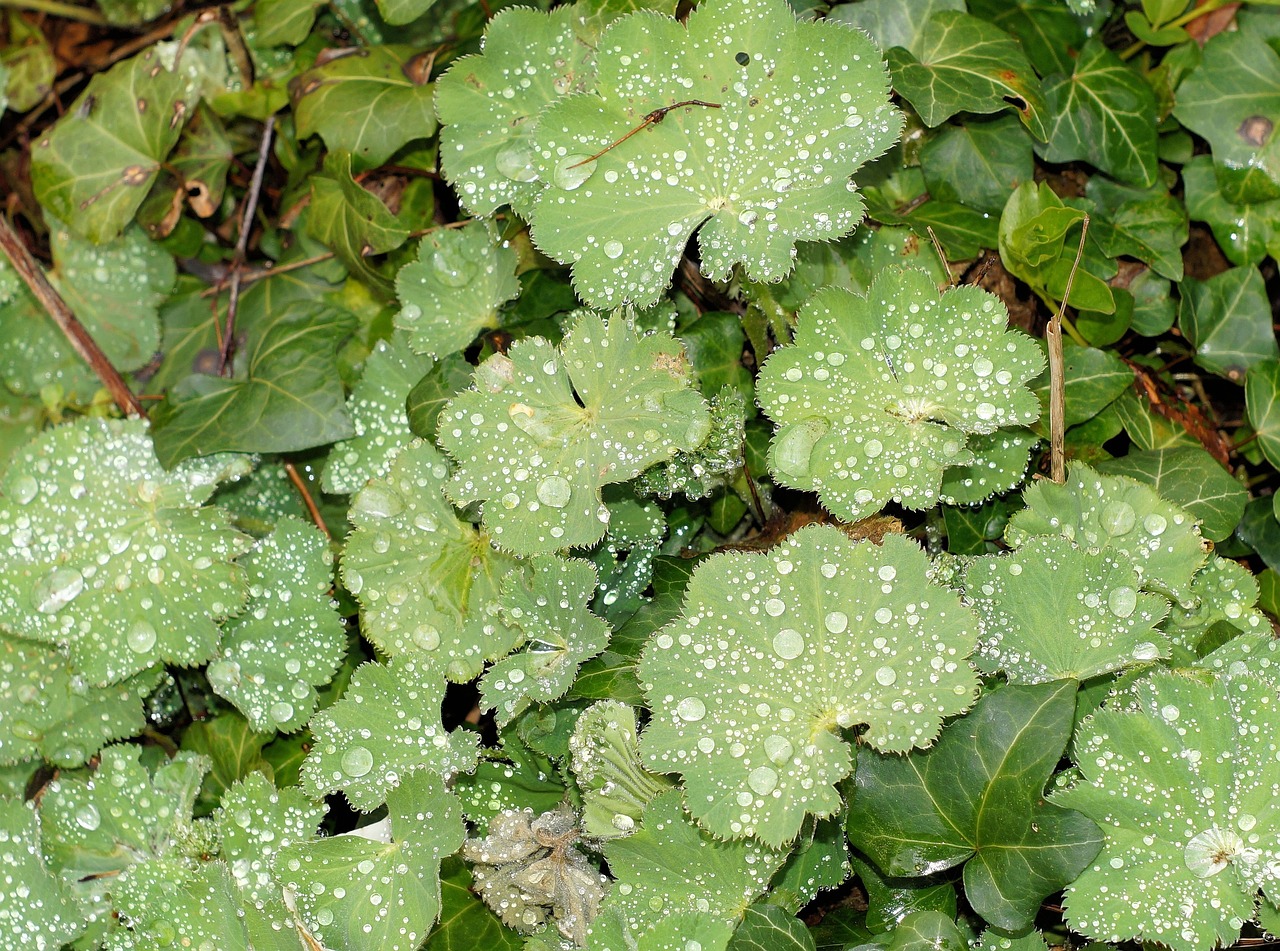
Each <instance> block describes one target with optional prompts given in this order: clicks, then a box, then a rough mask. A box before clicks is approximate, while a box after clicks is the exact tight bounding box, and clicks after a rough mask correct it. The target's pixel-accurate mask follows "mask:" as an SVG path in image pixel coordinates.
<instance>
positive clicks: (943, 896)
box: [841, 823, 956, 934]
mask: <svg viewBox="0 0 1280 951" xmlns="http://www.w3.org/2000/svg"><path fill="white" fill-rule="evenodd" d="M843 824H844V823H841V825H842V826H843ZM852 864H853V871H854V874H856V875H857V876H858V883H859V884H860V885H861V886H862V888H863V890H864V891H866V893H867V911H866V918H865V924H866V927H867V928H868V929H869V930H870V931H872V932H874V933H876V934H884V933H885V932H887V931H892V930H893V929H894V928H896V927H897V926H898V923H899V922H901V921H902V920H903V919H904V918H906V917H907V916H908V915H910V914H912V913H913V912H916V911H936V912H939V913H941V914H943V915H945V916H946V917H948V918H951V919H953V920H954V919H955V917H956V883H955V882H954V880H953V878H952V876H951V875H949V874H947V873H941V874H938V875H929V876H922V877H904V878H889V877H886V876H884V875H882V874H881V873H880V870H879V869H878V868H876V867H875V866H874V865H872V864H871V862H870V861H869V860H864V859H861V858H858V857H857V856H855V857H854V859H853V863H852Z"/></svg>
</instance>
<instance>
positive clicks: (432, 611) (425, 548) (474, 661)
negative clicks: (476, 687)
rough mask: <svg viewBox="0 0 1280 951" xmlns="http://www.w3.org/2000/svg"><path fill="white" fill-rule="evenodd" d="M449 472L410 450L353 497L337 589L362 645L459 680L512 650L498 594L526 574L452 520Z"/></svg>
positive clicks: (514, 635) (431, 454)
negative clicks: (354, 606) (351, 610)
mask: <svg viewBox="0 0 1280 951" xmlns="http://www.w3.org/2000/svg"><path fill="white" fill-rule="evenodd" d="M448 472H449V470H448V467H447V466H446V465H445V461H444V459H443V457H442V456H441V455H440V453H439V452H438V451H437V450H436V448H435V447H434V446H432V445H431V444H430V443H426V442H416V443H414V444H412V445H410V446H409V447H408V448H407V449H405V450H404V451H403V452H401V453H400V454H399V455H398V456H397V457H396V458H395V460H394V461H393V462H392V464H391V471H390V472H389V473H388V474H387V476H386V477H385V478H384V479H375V480H374V481H373V482H371V483H369V484H368V485H367V486H366V487H365V488H364V489H362V490H361V491H360V493H359V494H358V495H356V497H355V499H354V500H353V501H352V503H351V510H350V513H349V517H350V519H351V523H352V524H353V525H354V526H355V531H353V532H352V533H351V536H350V537H349V538H348V539H347V547H346V551H345V552H344V554H343V556H342V581H343V583H344V584H345V585H346V588H347V590H348V591H350V592H351V593H352V594H353V595H354V596H355V598H356V600H357V601H359V603H360V620H361V633H362V634H363V635H364V636H365V637H366V638H368V639H369V640H371V641H372V642H373V643H374V644H376V645H377V646H378V647H379V648H380V649H381V650H383V651H385V652H386V653H388V654H392V655H399V654H410V655H417V656H418V657H420V658H421V659H423V660H430V661H431V662H432V663H433V664H434V665H435V666H436V667H438V668H439V669H440V670H441V671H443V672H444V673H445V674H446V675H447V676H448V677H449V678H450V679H451V680H456V681H459V682H462V681H467V680H470V679H472V678H473V677H475V676H476V674H478V673H480V670H481V668H482V667H483V666H484V662H485V661H486V660H497V659H498V658H500V657H504V656H505V655H506V654H507V653H509V652H510V651H511V649H512V648H513V647H515V645H516V643H517V642H518V640H519V638H520V634H519V631H518V630H517V629H516V628H515V627H514V626H512V625H510V624H508V623H507V621H506V620H505V619H503V618H502V616H501V615H500V613H499V611H498V601H499V592H500V588H501V585H502V581H503V579H504V578H505V577H506V576H508V575H510V574H517V575H522V574H523V573H524V572H526V571H527V570H528V569H527V568H525V567H524V566H523V565H521V564H520V563H519V562H518V561H516V560H515V559H513V558H511V557H510V556H508V555H505V554H503V553H502V552H500V551H498V550H497V549H495V548H494V547H493V545H492V544H490V539H489V535H488V534H487V533H486V532H484V531H479V530H477V529H476V528H475V527H474V526H472V525H471V523H470V522H467V521H464V520H463V519H460V518H459V517H458V515H457V513H456V512H455V511H454V510H453V507H452V506H451V505H450V504H449V501H448V499H446V498H445V496H444V485H445V480H446V479H447V477H448Z"/></svg>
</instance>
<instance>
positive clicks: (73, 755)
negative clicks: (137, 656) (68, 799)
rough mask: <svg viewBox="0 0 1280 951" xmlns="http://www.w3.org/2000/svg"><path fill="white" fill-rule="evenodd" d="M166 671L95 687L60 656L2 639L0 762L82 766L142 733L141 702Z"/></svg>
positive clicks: (149, 672)
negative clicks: (104, 750) (41, 761)
mask: <svg viewBox="0 0 1280 951" xmlns="http://www.w3.org/2000/svg"><path fill="white" fill-rule="evenodd" d="M160 677H161V672H160V671H159V670H158V669H151V670H148V671H144V672H143V673H141V674H138V675H137V676H136V677H130V678H129V679H127V680H125V681H123V682H122V683H119V684H116V685H114V686H111V687H91V686H89V685H88V684H87V683H86V682H85V677H84V675H83V674H81V673H79V672H78V671H77V670H76V669H75V668H74V667H72V666H71V664H70V663H68V662H67V659H66V658H65V657H63V656H62V655H61V654H59V653H58V652H56V651H54V650H52V649H50V648H47V647H44V646H43V645H40V644H33V643H31V642H30V641H22V640H19V639H17V638H12V637H7V636H4V635H0V763H5V764H8V763H18V762H21V761H22V760H24V759H30V758H32V757H34V756H41V757H43V758H44V759H45V760H47V761H48V762H50V763H53V764H54V765H55V766H58V767H61V768H62V769H72V768H74V767H76V766H81V765H83V764H84V763H85V761H86V760H88V759H89V757H91V756H93V755H94V754H95V753H97V752H98V750H100V749H102V747H103V745H104V744H106V743H110V742H111V741H112V740H119V739H124V738H125V737H129V736H134V735H136V734H138V733H141V732H142V729H143V727H145V726H146V725H147V721H146V718H145V717H144V715H143V710H142V701H143V700H144V699H145V698H146V696H147V694H149V693H151V691H152V690H154V689H155V686H156V684H157V683H158V682H159V680H160Z"/></svg>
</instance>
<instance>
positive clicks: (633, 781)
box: [569, 700, 671, 838]
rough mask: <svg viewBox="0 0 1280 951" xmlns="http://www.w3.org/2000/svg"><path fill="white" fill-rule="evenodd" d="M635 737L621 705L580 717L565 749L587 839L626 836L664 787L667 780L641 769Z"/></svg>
mask: <svg viewBox="0 0 1280 951" xmlns="http://www.w3.org/2000/svg"><path fill="white" fill-rule="evenodd" d="M639 734H640V731H639V729H638V728H637V727H636V712H635V710H633V709H632V708H631V707H629V706H627V705H626V704H625V703H619V702H617V701H614V700H609V701H605V702H603V703H593V704H592V705H591V706H589V707H587V709H586V710H584V711H582V713H581V714H580V715H579V717H578V721H577V723H576V724H575V725H574V728H573V736H572V737H570V739H569V749H570V751H571V752H572V754H573V778H574V781H575V782H576V784H577V786H578V789H579V790H580V791H581V793H582V809H583V812H582V827H583V831H584V832H586V834H587V835H591V836H596V837H598V838H616V837H617V836H619V835H627V834H629V833H630V832H632V831H633V830H634V829H635V825H636V822H638V821H639V819H640V816H641V814H642V813H643V812H644V809H645V807H646V806H648V804H649V803H650V802H652V801H653V800H654V799H655V798H657V797H658V796H659V795H661V794H662V793H663V792H665V791H666V790H667V789H668V788H669V786H670V784H671V783H670V780H668V779H667V778H666V777H665V776H658V775H655V774H654V773H651V772H649V771H648V770H646V769H645V768H644V767H643V766H642V765H641V764H640V750H639V745H638V743H637V738H638V737H639Z"/></svg>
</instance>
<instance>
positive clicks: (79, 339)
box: [0, 216, 147, 418]
mask: <svg viewBox="0 0 1280 951" xmlns="http://www.w3.org/2000/svg"><path fill="white" fill-rule="evenodd" d="M0 251H3V252H4V254H5V256H6V257H7V258H8V259H9V261H10V263H12V264H13V269H14V270H15V271H17V272H18V276H19V277H21V278H22V280H23V281H24V282H25V283H26V285H27V287H29V288H30V289H31V293H32V294H34V295H35V298H36V300H38V301H39V302H40V304H41V306H42V307H44V309H45V311H46V312H47V313H48V314H49V316H50V317H51V318H52V319H53V322H54V323H55V324H57V325H58V329H59V330H61V331H62V333H63V335H64V336H66V338H67V342H68V343H70V344H71V348H72V349H73V350H75V352H76V353H78V354H79V355H80V357H81V359H83V360H84V361H85V362H86V363H87V364H89V366H90V368H91V369H92V370H93V372H94V373H96V374H97V375H98V379H99V380H101V381H102V385H103V386H105V387H106V388H107V392H108V393H110V394H111V398H112V399H113V400H114V401H115V404H116V405H117V406H119V407H120V410H121V412H123V413H124V414H125V415H127V416H128V415H132V416H141V417H143V418H146V415H147V411H146V410H145V409H143V408H142V404H141V403H140V402H139V401H138V398H137V397H136V396H134V395H133V392H132V391H131V390H130V389H129V385H128V384H127V383H125V381H124V378H123V377H122V376H120V372H119V371H118V370H116V368H115V367H114V366H112V365H111V361H110V360H108V359H107V355H106V354H105V353H103V352H102V349H101V348H100V347H99V346H98V345H97V343H95V342H94V339H93V337H91V336H90V335H89V331H87V330H85V328H84V324H82V323H80V321H79V320H77V319H76V315H75V314H73V313H72V312H71V308H70V307H68V306H67V302H66V301H64V300H63V299H62V295H60V294H59V293H58V292H57V291H56V290H54V288H53V285H52V284H50V283H49V279H48V278H47V277H45V274H44V271H43V270H41V268H40V265H39V264H37V263H36V259H35V258H33V257H32V256H31V252H30V251H29V250H28V249H27V246H26V245H25V244H23V243H22V239H21V238H19V237H18V233H17V232H16V231H14V230H13V226H12V225H11V224H9V221H8V219H7V218H4V217H3V216H0Z"/></svg>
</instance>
